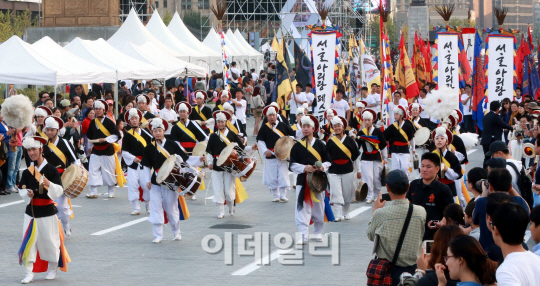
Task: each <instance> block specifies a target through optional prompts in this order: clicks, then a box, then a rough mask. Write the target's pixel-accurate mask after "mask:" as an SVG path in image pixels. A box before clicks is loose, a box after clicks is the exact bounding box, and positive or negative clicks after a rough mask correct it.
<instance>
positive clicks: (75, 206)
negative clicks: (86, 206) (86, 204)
mask: <svg viewBox="0 0 540 286" xmlns="http://www.w3.org/2000/svg"><path fill="white" fill-rule="evenodd" d="M71 206H72V207H74V208H82V206H79V205H71Z"/></svg>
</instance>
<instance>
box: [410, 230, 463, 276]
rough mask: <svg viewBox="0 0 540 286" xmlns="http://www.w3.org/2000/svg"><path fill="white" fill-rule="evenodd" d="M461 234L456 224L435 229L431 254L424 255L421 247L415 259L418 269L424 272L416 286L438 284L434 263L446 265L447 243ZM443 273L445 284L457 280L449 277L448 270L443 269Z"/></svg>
mask: <svg viewBox="0 0 540 286" xmlns="http://www.w3.org/2000/svg"><path fill="white" fill-rule="evenodd" d="M462 234H463V232H462V231H461V229H460V228H459V227H458V226H456V225H444V226H442V227H441V228H440V229H438V230H437V232H436V233H435V237H434V239H433V245H432V246H431V254H430V255H426V254H425V249H422V253H421V254H420V255H419V256H418V259H417V260H416V263H417V264H418V269H420V270H422V271H425V272H426V274H425V275H424V277H422V278H420V280H418V282H416V286H431V285H433V286H437V285H438V279H437V273H435V265H437V264H442V265H444V266H445V267H446V261H445V257H447V256H448V245H449V244H450V241H451V240H452V239H454V237H457V236H458V235H462ZM444 275H445V277H446V280H447V284H446V285H452V286H453V285H456V283H457V282H459V281H457V280H452V279H451V278H450V276H449V274H448V270H445V271H444Z"/></svg>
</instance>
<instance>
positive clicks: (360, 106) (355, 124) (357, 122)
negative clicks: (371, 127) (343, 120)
mask: <svg viewBox="0 0 540 286" xmlns="http://www.w3.org/2000/svg"><path fill="white" fill-rule="evenodd" d="M366 105H367V102H365V101H363V100H360V101H357V102H356V112H355V113H354V115H353V116H352V117H351V119H350V120H349V126H350V127H351V129H352V130H351V131H350V132H349V133H350V134H357V133H358V131H360V130H362V127H363V125H362V122H363V121H362V113H363V112H364V109H365V108H366Z"/></svg>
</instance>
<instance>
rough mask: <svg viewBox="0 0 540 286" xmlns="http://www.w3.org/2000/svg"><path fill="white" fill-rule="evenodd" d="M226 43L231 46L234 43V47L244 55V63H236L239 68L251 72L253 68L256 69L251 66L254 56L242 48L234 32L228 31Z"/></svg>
mask: <svg viewBox="0 0 540 286" xmlns="http://www.w3.org/2000/svg"><path fill="white" fill-rule="evenodd" d="M225 43H226V44H227V45H229V44H230V43H232V45H233V47H234V48H235V49H236V50H237V51H238V52H239V53H240V54H241V55H242V56H244V59H243V62H242V63H238V61H236V62H237V63H238V66H239V67H241V68H242V69H246V70H249V69H251V68H255V67H252V66H251V65H250V60H251V58H252V57H253V55H251V54H250V53H249V52H248V51H246V49H245V48H244V47H243V46H242V44H240V43H239V42H238V40H237V39H236V37H235V36H234V33H233V32H232V30H231V29H229V30H228V31H227V33H225Z"/></svg>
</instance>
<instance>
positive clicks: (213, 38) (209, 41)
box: [203, 28, 249, 69]
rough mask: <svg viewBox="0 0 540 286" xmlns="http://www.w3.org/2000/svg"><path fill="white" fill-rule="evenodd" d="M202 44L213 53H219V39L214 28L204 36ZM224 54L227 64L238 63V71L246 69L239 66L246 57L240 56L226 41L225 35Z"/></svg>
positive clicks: (230, 43)
mask: <svg viewBox="0 0 540 286" xmlns="http://www.w3.org/2000/svg"><path fill="white" fill-rule="evenodd" d="M203 44H205V45H206V46H207V47H209V48H211V49H213V50H214V51H217V52H219V53H221V38H220V36H219V35H218V34H217V33H216V31H215V30H214V28H212V29H210V31H209V32H208V35H206V38H204V41H203ZM225 53H226V54H227V58H228V59H229V60H228V62H229V64H230V63H232V62H233V61H235V62H237V63H238V68H240V69H242V68H243V69H246V68H247V66H243V65H241V64H242V62H243V61H244V60H248V59H249V57H248V56H244V55H241V54H240V53H239V52H238V51H237V50H236V49H235V48H234V45H233V44H232V42H231V41H228V38H227V35H225Z"/></svg>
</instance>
